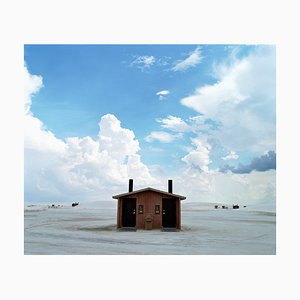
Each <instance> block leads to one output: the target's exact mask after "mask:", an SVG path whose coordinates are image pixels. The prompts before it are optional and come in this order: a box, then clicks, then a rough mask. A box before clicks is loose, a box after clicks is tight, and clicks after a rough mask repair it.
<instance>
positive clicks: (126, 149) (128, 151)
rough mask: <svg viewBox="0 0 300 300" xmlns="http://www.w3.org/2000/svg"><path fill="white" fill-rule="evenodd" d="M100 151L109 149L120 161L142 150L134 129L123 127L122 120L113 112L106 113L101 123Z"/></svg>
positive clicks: (112, 155)
mask: <svg viewBox="0 0 300 300" xmlns="http://www.w3.org/2000/svg"><path fill="white" fill-rule="evenodd" d="M99 127H100V131H99V141H100V151H107V152H109V155H110V156H111V157H113V158H114V159H116V160H117V161H118V162H119V163H123V162H124V160H125V158H126V157H127V156H130V155H133V154H136V153H137V152H138V151H139V150H140V146H139V142H138V140H136V139H135V136H134V133H133V131H132V130H129V129H126V128H122V127H121V122H120V121H119V120H118V119H117V118H116V117H115V116H114V115H112V114H106V115H105V116H103V117H102V118H101V121H100V123H99Z"/></svg>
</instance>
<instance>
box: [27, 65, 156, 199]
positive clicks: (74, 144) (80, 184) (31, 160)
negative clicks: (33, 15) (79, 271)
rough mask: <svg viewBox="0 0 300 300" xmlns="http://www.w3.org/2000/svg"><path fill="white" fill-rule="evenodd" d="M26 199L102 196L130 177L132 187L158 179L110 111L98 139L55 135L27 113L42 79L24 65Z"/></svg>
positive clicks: (137, 145)
mask: <svg viewBox="0 0 300 300" xmlns="http://www.w3.org/2000/svg"><path fill="white" fill-rule="evenodd" d="M25 75H26V76H27V77H26V82H27V86H28V88H27V89H26V90H25V99H24V101H25V103H27V104H26V107H25V116H24V118H25V122H24V123H25V129H24V162H25V163H24V176H25V178H24V181H25V186H24V188H25V201H39V202H40V201H46V200H49V201H64V200H70V201H74V199H78V200H79V199H80V201H84V200H93V199H97V200H104V199H110V198H111V195H112V194H114V193H116V191H118V192H119V191H120V186H127V181H128V178H131V177H132V178H135V185H136V186H144V185H149V184H153V183H157V180H155V179H154V178H153V177H152V176H151V174H150V172H149V169H148V167H147V166H146V165H145V164H143V163H142V161H141V157H140V155H139V154H138V152H139V150H140V147H139V142H138V140H136V139H135V135H134V133H133V131H131V130H129V129H126V128H123V127H122V126H121V122H120V121H119V120H118V119H117V118H116V117H115V116H114V115H111V114H107V115H104V116H102V118H101V120H100V123H99V127H100V129H99V134H98V137H99V138H98V139H96V140H94V139H92V138H91V137H89V136H86V137H83V138H79V137H69V138H66V141H63V140H61V139H58V138H56V137H55V135H54V134H53V133H52V132H51V131H49V130H47V129H46V128H45V126H44V124H43V123H42V122H41V121H40V120H39V119H38V118H36V117H35V116H33V114H32V112H31V111H30V104H31V97H32V95H33V94H34V93H36V92H37V91H38V90H39V88H41V87H42V78H41V77H39V76H32V75H30V74H29V73H28V71H27V69H26V68H25Z"/></svg>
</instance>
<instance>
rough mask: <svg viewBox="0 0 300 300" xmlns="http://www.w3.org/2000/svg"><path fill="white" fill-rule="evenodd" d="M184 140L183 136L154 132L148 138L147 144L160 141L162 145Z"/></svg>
mask: <svg viewBox="0 0 300 300" xmlns="http://www.w3.org/2000/svg"><path fill="white" fill-rule="evenodd" d="M180 138H182V134H180V133H179V134H170V133H168V132H165V131H152V132H151V133H150V134H149V135H148V136H146V138H145V140H146V142H149V143H150V142H153V141H159V142H162V143H171V142H173V141H175V140H178V139H180Z"/></svg>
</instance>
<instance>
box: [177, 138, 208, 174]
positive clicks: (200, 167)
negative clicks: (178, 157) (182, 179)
mask: <svg viewBox="0 0 300 300" xmlns="http://www.w3.org/2000/svg"><path fill="white" fill-rule="evenodd" d="M191 140H192V145H193V146H194V147H195V148H194V149H193V150H191V151H190V152H189V153H188V154H187V155H186V156H184V157H183V158H182V161H184V162H185V163H186V164H187V166H188V170H189V171H191V172H192V173H194V170H196V171H200V172H208V165H209V164H210V163H211V160H210V158H209V154H210V150H211V146H210V144H209V143H208V142H207V140H206V138H204V137H202V136H198V137H196V138H192V139H191Z"/></svg>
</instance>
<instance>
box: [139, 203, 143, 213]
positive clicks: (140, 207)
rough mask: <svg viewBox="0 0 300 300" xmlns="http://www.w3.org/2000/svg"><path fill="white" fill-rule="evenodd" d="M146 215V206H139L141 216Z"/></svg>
mask: <svg viewBox="0 0 300 300" xmlns="http://www.w3.org/2000/svg"><path fill="white" fill-rule="evenodd" d="M143 213H144V205H139V214H143Z"/></svg>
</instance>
